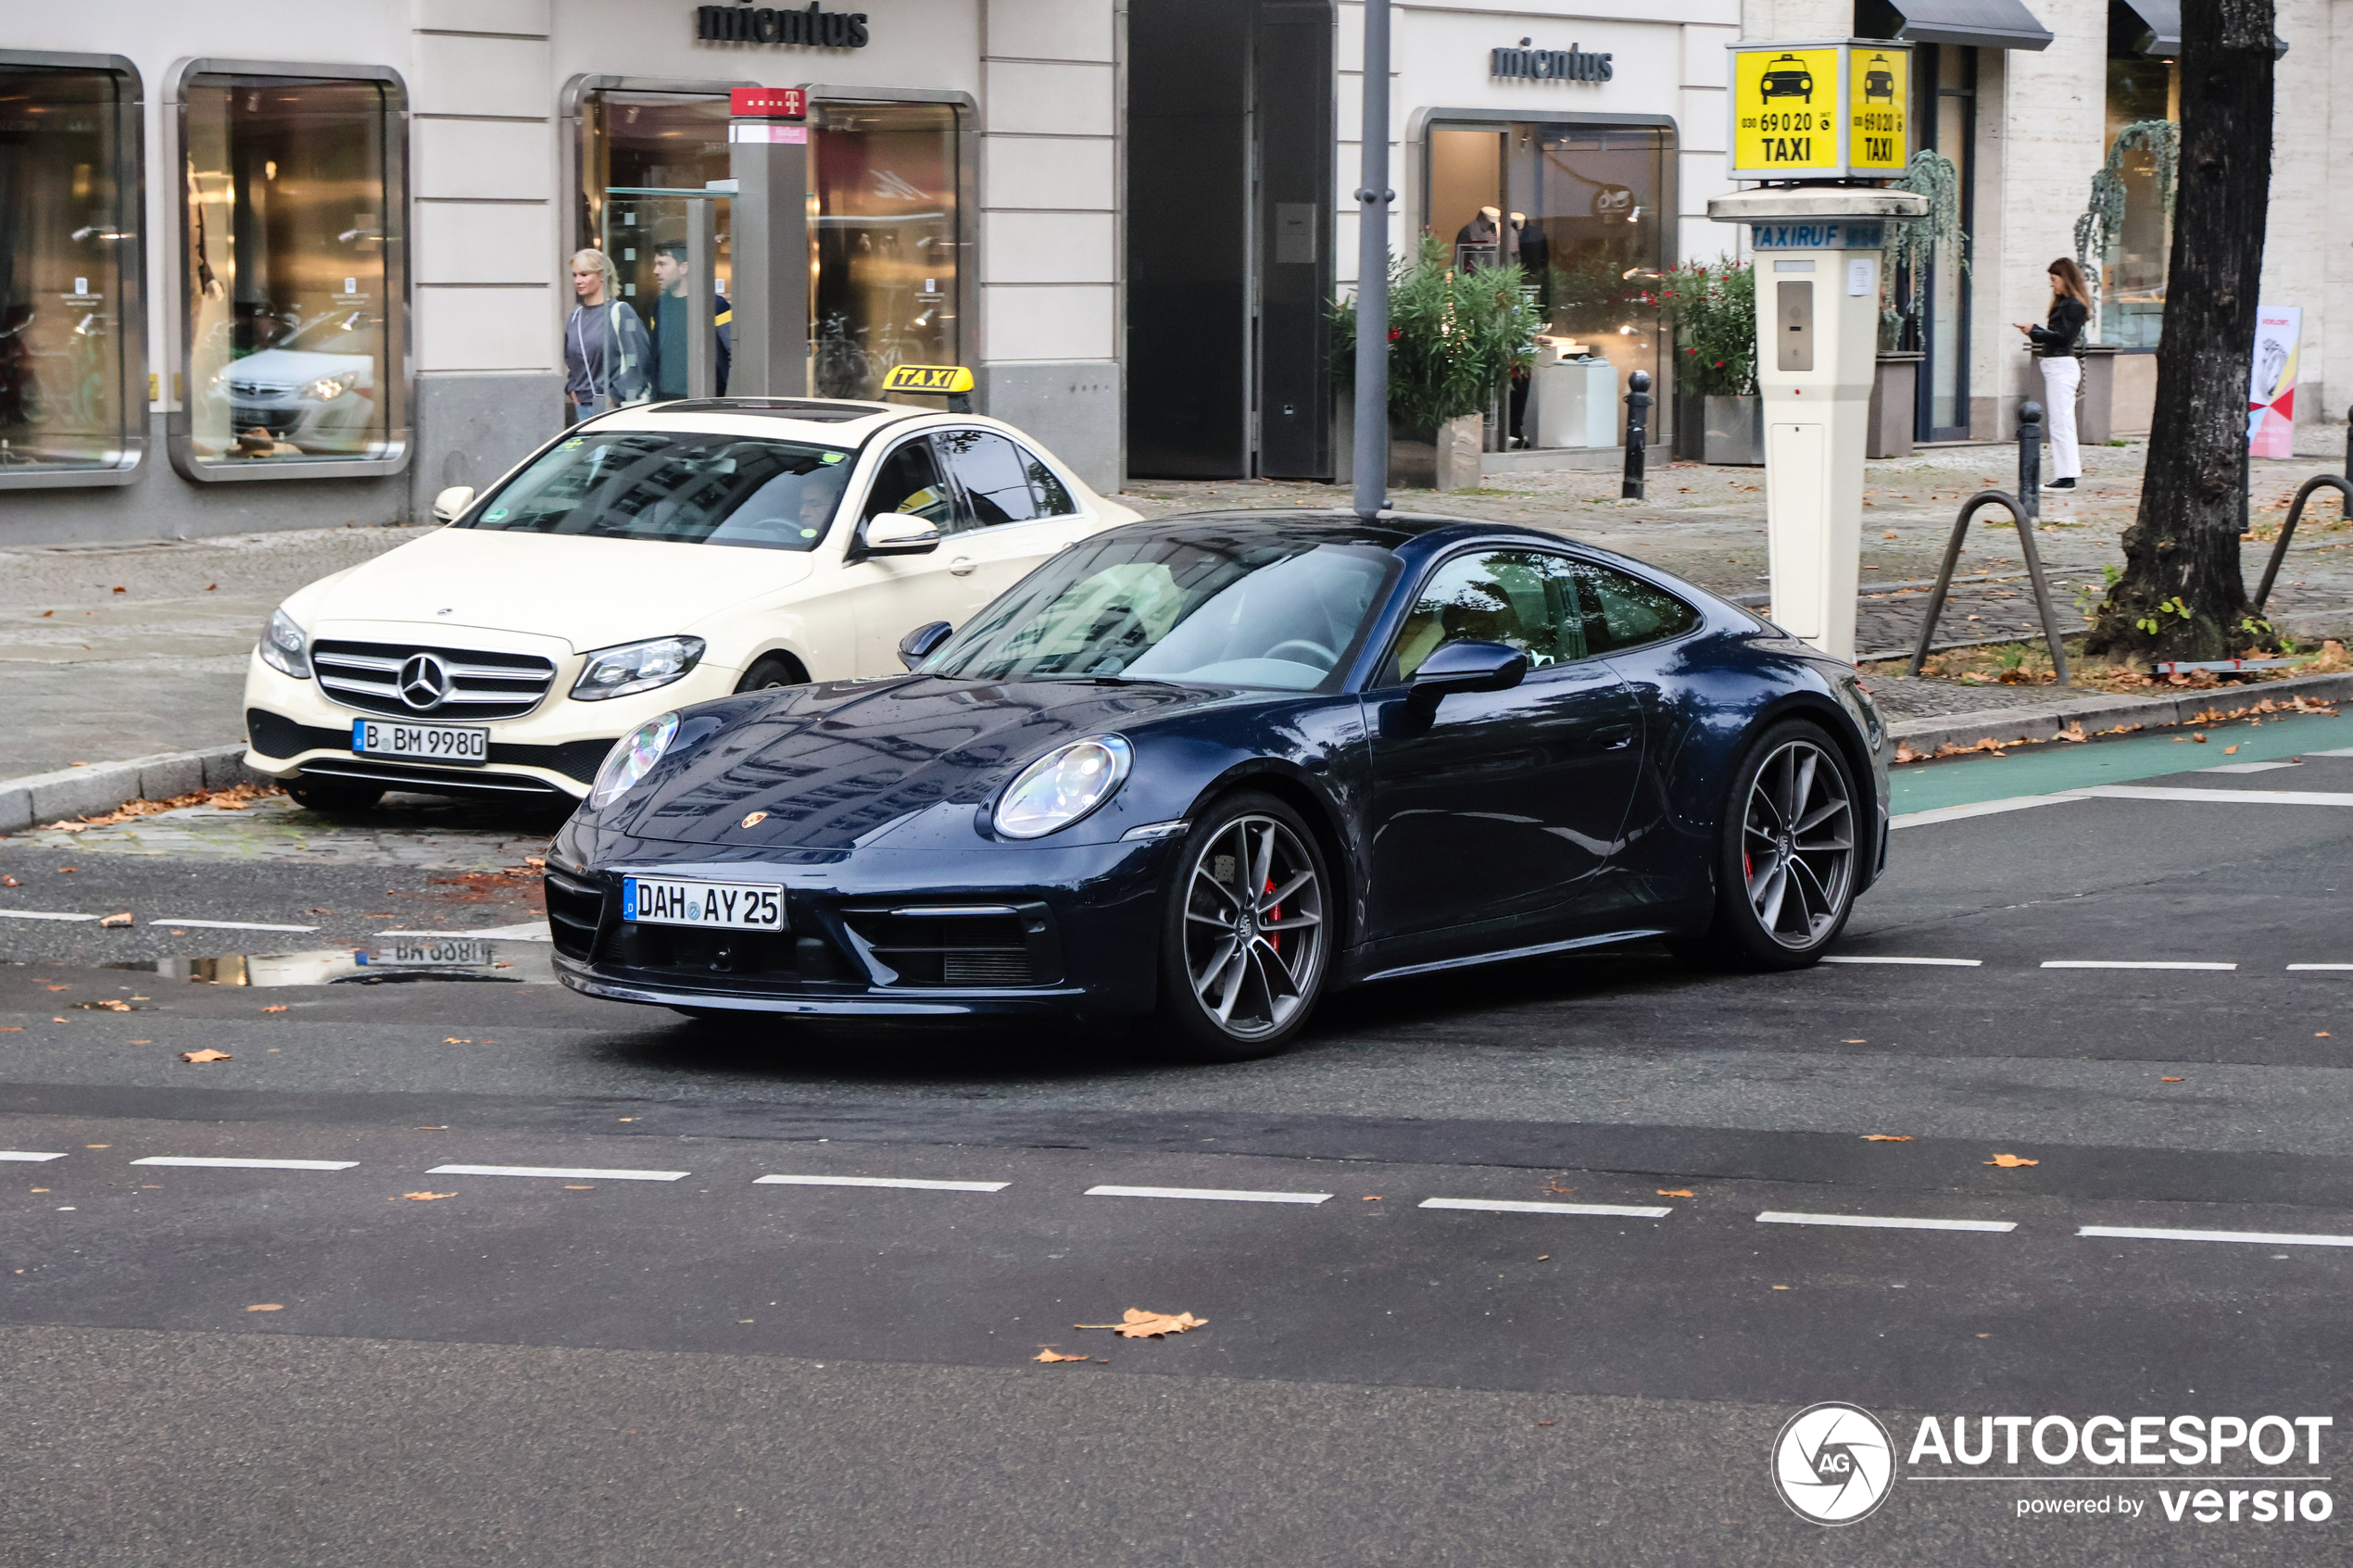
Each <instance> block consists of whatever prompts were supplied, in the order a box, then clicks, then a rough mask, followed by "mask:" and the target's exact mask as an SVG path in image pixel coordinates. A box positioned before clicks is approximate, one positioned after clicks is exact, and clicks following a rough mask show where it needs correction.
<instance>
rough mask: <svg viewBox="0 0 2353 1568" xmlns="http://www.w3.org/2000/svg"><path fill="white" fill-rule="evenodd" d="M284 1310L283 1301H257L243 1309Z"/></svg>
mask: <svg viewBox="0 0 2353 1568" xmlns="http://www.w3.org/2000/svg"><path fill="white" fill-rule="evenodd" d="M285 1310H286V1304H285V1303H284V1302H283V1301H257V1302H255V1303H254V1304H253V1305H252V1306H250V1307H247V1308H246V1309H245V1311H248V1312H283V1311H285Z"/></svg>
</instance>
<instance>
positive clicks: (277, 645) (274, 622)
mask: <svg viewBox="0 0 2353 1568" xmlns="http://www.w3.org/2000/svg"><path fill="white" fill-rule="evenodd" d="M261 662H262V663H264V664H267V665H268V666H270V668H271V669H272V670H275V671H278V672H279V673H280V674H282V675H292V676H293V677H294V678H295V679H296V680H297V681H308V679H310V640H309V639H308V638H307V637H305V636H304V635H303V634H302V628H301V627H299V626H297V625H296V624H295V619H294V617H293V616H291V615H288V614H287V613H286V612H285V611H284V609H283V608H280V609H273V610H271V612H270V624H269V625H267V626H264V627H263V628H262V629H261Z"/></svg>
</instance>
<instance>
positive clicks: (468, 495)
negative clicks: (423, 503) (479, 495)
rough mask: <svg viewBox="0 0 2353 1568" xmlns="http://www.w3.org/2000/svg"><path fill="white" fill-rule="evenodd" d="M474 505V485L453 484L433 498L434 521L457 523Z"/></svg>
mask: <svg viewBox="0 0 2353 1568" xmlns="http://www.w3.org/2000/svg"><path fill="white" fill-rule="evenodd" d="M473 504H474V487H473V486H472V485H471V484H453V485H451V486H449V488H448V489H447V490H444V491H443V492H442V493H441V494H440V495H435V496H434V498H433V520H434V521H435V522H455V521H458V519H459V515H460V514H461V513H463V512H464V511H465V509H466V508H468V507H471V506H472V505H473Z"/></svg>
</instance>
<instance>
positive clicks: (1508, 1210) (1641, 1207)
mask: <svg viewBox="0 0 2353 1568" xmlns="http://www.w3.org/2000/svg"><path fill="white" fill-rule="evenodd" d="M1419 1207H1421V1208H1424V1209H1472V1210H1478V1211H1479V1212H1481V1213H1487V1214H1604V1215H1615V1216H1616V1217H1617V1218H1619V1219H1625V1220H1663V1219H1665V1218H1667V1215H1669V1214H1672V1213H1673V1212H1675V1206H1674V1205H1673V1204H1671V1203H1661V1204H1649V1203H1643V1204H1631V1203H1531V1202H1527V1201H1524V1200H1522V1199H1520V1198H1423V1199H1422V1201H1421V1203H1420V1204H1419Z"/></svg>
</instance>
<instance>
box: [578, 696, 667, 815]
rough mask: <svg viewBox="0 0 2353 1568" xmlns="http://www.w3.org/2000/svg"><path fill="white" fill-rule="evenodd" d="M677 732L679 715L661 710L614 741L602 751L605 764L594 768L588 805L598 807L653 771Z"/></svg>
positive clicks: (600, 807)
mask: <svg viewBox="0 0 2353 1568" xmlns="http://www.w3.org/2000/svg"><path fill="white" fill-rule="evenodd" d="M676 734H678V715H676V714H675V713H664V714H662V715H661V717H660V718H656V719H648V720H647V721H645V722H644V723H642V724H640V725H638V726H637V727H636V728H635V730H632V731H631V732H630V733H629V734H625V735H623V736H622V737H621V739H620V740H618V741H616V742H614V743H613V748H612V749H611V750H610V751H609V752H607V753H606V754H605V763H604V766H603V767H601V768H598V770H597V782H596V783H595V784H593V785H591V786H590V787H589V790H588V806H589V809H591V810H601V809H604V808H605V807H607V806H610V805H611V804H612V803H613V802H614V801H616V800H618V799H620V798H621V797H623V796H624V795H626V794H628V793H629V791H630V790H631V789H632V788H633V787H634V786H635V784H636V783H637V781H638V780H640V779H642V778H644V777H645V776H646V775H647V774H648V773H650V772H652V771H654V764H655V763H657V762H659V761H661V754H662V753H663V752H665V751H668V750H669V749H670V742H671V740H672V738H673V736H675V735H676Z"/></svg>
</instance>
